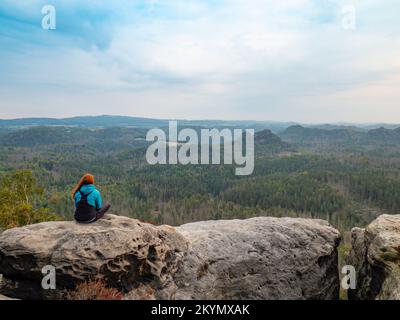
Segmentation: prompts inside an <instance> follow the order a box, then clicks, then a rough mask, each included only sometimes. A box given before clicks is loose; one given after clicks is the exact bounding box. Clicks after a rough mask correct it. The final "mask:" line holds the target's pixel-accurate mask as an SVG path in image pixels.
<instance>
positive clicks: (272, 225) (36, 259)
mask: <svg viewBox="0 0 400 320" xmlns="http://www.w3.org/2000/svg"><path fill="white" fill-rule="evenodd" d="M339 243H340V234H339V232H338V231H337V230H336V229H334V228H333V227H332V226H330V225H329V224H328V223H327V222H325V221H322V220H313V219H299V218H272V217H258V218H251V219H246V220H217V221H203V222H195V223H189V224H185V225H182V226H180V227H176V228H173V227H170V226H154V225H151V224H147V223H143V222H140V221H139V220H135V219H130V218H127V217H121V216H115V215H106V217H105V218H104V219H101V220H99V221H97V222H96V223H93V224H89V225H85V224H78V223H76V222H72V221H70V222H44V223H39V224H36V225H30V226H26V227H22V228H14V229H10V230H7V231H4V232H3V233H2V234H0V274H3V282H2V285H1V288H0V294H3V295H5V296H9V297H13V298H22V299H51V298H60V297H62V293H63V292H65V290H66V289H72V288H74V287H75V285H76V284H78V283H80V282H82V281H84V280H87V279H91V278H94V277H98V278H101V279H103V280H104V281H105V282H106V283H107V284H108V285H109V286H111V287H114V288H117V289H118V290H120V291H121V292H123V293H124V294H125V297H126V299H136V298H137V296H138V295H137V292H138V291H139V290H143V288H145V289H146V288H150V289H151V292H153V296H151V297H147V298H149V299H151V298H153V299H338V297H339V273H338V264H337V259H338V254H337V247H338V245H339ZM46 265H52V266H54V267H55V270H56V285H57V289H56V290H44V289H42V286H41V281H42V279H43V274H42V268H43V267H44V266H46Z"/></svg>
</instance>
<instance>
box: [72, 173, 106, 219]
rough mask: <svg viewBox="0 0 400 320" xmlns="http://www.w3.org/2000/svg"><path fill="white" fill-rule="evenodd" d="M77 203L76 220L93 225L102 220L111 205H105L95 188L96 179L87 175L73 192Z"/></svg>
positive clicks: (73, 197)
mask: <svg viewBox="0 0 400 320" xmlns="http://www.w3.org/2000/svg"><path fill="white" fill-rule="evenodd" d="M72 199H73V200H74V203H75V220H76V221H77V222H82V223H91V222H94V221H97V220H99V219H101V218H102V217H103V216H104V214H105V213H106V212H107V211H108V209H110V205H109V204H103V200H102V198H101V194H100V192H99V191H98V190H97V189H96V187H95V186H94V177H93V176H92V175H91V174H89V173H87V174H85V175H84V176H83V177H82V178H81V180H79V182H78V184H77V185H76V186H75V188H74V189H73V190H72Z"/></svg>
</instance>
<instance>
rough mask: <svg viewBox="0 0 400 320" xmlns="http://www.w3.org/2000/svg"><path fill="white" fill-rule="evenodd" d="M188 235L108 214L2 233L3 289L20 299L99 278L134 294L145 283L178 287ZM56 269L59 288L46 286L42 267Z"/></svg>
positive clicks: (50, 294)
mask: <svg viewBox="0 0 400 320" xmlns="http://www.w3.org/2000/svg"><path fill="white" fill-rule="evenodd" d="M184 251H186V241H185V239H184V238H183V237H182V236H181V235H180V234H178V233H177V232H175V231H174V229H173V228H171V227H162V226H161V227H155V226H153V225H150V224H146V223H142V222H140V221H138V220H134V219H130V218H127V217H120V216H114V215H107V216H106V218H105V219H101V220H99V221H97V222H96V223H93V224H78V223H76V222H45V223H39V224H36V225H30V226H26V227H23V228H15V229H11V230H7V231H5V232H3V233H2V234H1V235H0V273H2V274H3V276H4V281H3V285H2V288H1V290H0V292H1V293H3V294H5V295H9V296H12V297H17V298H30V299H40V298H49V297H50V298H53V297H54V295H55V294H56V295H59V294H60V293H61V292H62V290H64V289H66V288H67V289H68V288H73V287H74V286H75V285H76V283H78V282H79V281H83V280H87V279H90V278H93V277H95V276H99V277H100V278H103V279H104V280H105V281H106V282H107V283H108V284H109V285H110V286H112V287H116V288H118V289H120V290H121V291H123V292H128V291H130V290H132V289H133V288H135V287H136V286H138V285H140V284H142V283H145V284H147V283H151V285H152V287H155V288H158V287H161V288H164V287H168V286H169V285H173V282H171V280H172V275H173V274H174V272H175V270H176V269H177V267H178V264H179V261H180V260H181V257H182V254H183V252H184ZM46 265H52V266H54V267H55V268H56V275H57V278H56V280H57V282H56V284H57V290H43V289H42V287H41V281H42V278H43V274H42V273H41V270H42V268H43V267H44V266H46Z"/></svg>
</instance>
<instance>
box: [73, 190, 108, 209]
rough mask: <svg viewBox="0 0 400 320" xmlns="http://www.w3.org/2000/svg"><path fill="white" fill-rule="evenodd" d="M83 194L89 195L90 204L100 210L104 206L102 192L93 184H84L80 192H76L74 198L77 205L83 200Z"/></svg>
mask: <svg viewBox="0 0 400 320" xmlns="http://www.w3.org/2000/svg"><path fill="white" fill-rule="evenodd" d="M79 191H80V192H79ZM82 195H84V196H87V202H88V204H89V205H90V206H92V207H94V208H95V209H96V210H99V209H100V208H101V206H102V202H103V201H102V198H101V195H100V192H99V191H98V190H97V189H96V187H95V186H94V185H93V184H84V185H83V186H82V187H81V188H80V189H79V190H78V192H76V193H75V196H74V200H75V206H77V204H78V203H79V201H81V199H82Z"/></svg>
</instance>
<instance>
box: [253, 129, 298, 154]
mask: <svg viewBox="0 0 400 320" xmlns="http://www.w3.org/2000/svg"><path fill="white" fill-rule="evenodd" d="M254 147H255V150H256V153H257V154H258V155H266V154H267V155H268V154H275V153H279V152H283V151H294V148H293V147H292V146H290V144H289V143H287V142H285V141H282V139H281V138H280V137H278V136H277V135H275V134H274V133H272V132H271V130H268V129H265V130H262V131H259V132H256V133H255V135H254Z"/></svg>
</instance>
